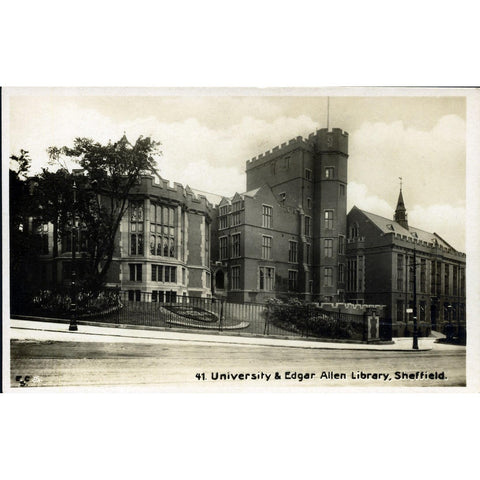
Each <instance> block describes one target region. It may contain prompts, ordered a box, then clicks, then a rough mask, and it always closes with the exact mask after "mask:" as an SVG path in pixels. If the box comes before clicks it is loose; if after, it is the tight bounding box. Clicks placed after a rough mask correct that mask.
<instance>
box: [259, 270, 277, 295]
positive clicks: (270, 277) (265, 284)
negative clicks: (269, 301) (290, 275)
mask: <svg viewBox="0 0 480 480" xmlns="http://www.w3.org/2000/svg"><path fill="white" fill-rule="evenodd" d="M259 277H260V278H259V289H260V290H264V291H267V292H271V291H273V289H274V288H275V269H274V268H273V267H260V269H259Z"/></svg>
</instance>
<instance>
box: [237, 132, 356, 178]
mask: <svg viewBox="0 0 480 480" xmlns="http://www.w3.org/2000/svg"><path fill="white" fill-rule="evenodd" d="M314 145H315V146H316V148H317V149H319V150H320V151H332V152H338V151H340V152H341V153H344V154H346V155H348V133H347V132H346V131H344V130H342V129H341V128H331V129H327V128H320V129H318V130H317V131H315V132H312V133H310V135H309V136H308V137H307V138H304V137H302V136H301V135H299V136H298V137H295V138H292V139H290V140H289V141H288V142H284V143H282V144H281V145H277V146H275V147H273V148H272V149H270V150H267V151H266V152H264V153H260V154H259V155H257V156H255V157H253V158H251V159H250V160H247V161H246V169H247V170H250V169H252V168H255V167H258V166H260V165H263V164H264V163H266V162H268V161H269V160H271V159H272V158H276V157H279V156H281V155H286V154H288V153H290V152H292V151H293V150H296V149H298V148H303V149H305V150H308V151H312V150H313V148H314Z"/></svg>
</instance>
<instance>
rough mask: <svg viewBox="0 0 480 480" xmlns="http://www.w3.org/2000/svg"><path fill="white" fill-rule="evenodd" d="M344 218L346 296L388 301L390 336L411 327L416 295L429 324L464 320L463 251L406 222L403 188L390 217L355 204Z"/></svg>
mask: <svg viewBox="0 0 480 480" xmlns="http://www.w3.org/2000/svg"><path fill="white" fill-rule="evenodd" d="M347 224H348V236H347V245H346V252H347V271H346V295H347V299H348V301H350V302H353V303H378V304H383V305H386V318H388V319H391V321H392V329H393V335H394V336H401V335H404V334H411V333H412V322H413V307H414V301H416V307H417V320H418V321H419V323H420V324H424V325H426V326H428V327H429V328H431V329H432V330H443V329H444V326H445V324H447V323H449V322H451V323H453V324H454V325H464V323H465V254H464V253H461V252H458V251H457V250H455V249H454V248H453V247H452V246H451V245H449V244H448V243H447V242H446V241H445V240H444V239H443V238H441V237H440V236H439V235H438V234H436V233H429V232H426V231H424V230H421V229H419V228H415V227H412V226H410V225H409V224H408V220H407V214H406V208H405V204H404V200H403V195H402V191H401V190H400V194H399V197H398V202H397V207H396V210H395V214H394V218H393V220H391V219H388V218H384V217H381V216H379V215H375V214H373V213H369V212H365V211H363V210H360V209H359V208H357V207H353V208H352V210H351V211H350V212H349V214H348V217H347ZM414 258H415V261H414ZM414 269H416V271H415V272H414ZM414 280H416V289H414ZM414 290H416V292H414ZM414 293H415V295H414Z"/></svg>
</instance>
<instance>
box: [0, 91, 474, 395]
mask: <svg viewBox="0 0 480 480" xmlns="http://www.w3.org/2000/svg"><path fill="white" fill-rule="evenodd" d="M470 93H471V92H469V91H468V90H465V89H461V88H458V89H441V88H430V89H429V88H424V89H415V88H411V89H395V88H390V89H388V88H383V89H380V88H377V89H375V88H370V89H364V90H362V91H361V92H360V91H359V89H354V88H350V89H349V88H335V89H334V88H331V89H326V88H325V89H313V88H311V89H266V90H258V89H234V88H232V89H214V88H211V89H201V90H200V89H194V88H192V89H147V88H144V89H134V88H130V89H129V88H125V89H122V88H7V89H4V90H3V118H4V121H6V122H8V128H7V130H6V131H5V130H4V131H3V142H4V144H6V145H7V152H8V156H9V162H8V171H7V163H6V162H4V163H3V165H2V167H3V174H4V178H5V177H7V178H8V205H9V216H8V228H9V230H8V237H7V238H6V239H5V240H4V249H3V255H4V259H5V262H4V269H5V268H7V269H8V270H7V271H8V281H9V298H4V299H3V301H4V306H6V307H7V308H8V312H9V324H8V329H6V332H7V339H6V342H8V348H9V358H8V362H7V366H8V370H7V371H6V370H5V368H4V388H5V390H7V391H8V390H10V391H18V392H19V391H20V390H23V391H27V390H28V391H31V390H32V389H43V390H45V391H50V390H52V391H55V390H58V391H92V390H93V391H95V390H97V391H100V390H101V391H111V392H115V391H124V390H129V391H150V390H151V391H165V392H167V391H169V392H172V391H191V392H203V391H205V392H207V391H230V392H242V391H265V390H268V391H279V392H280V391H296V390H297V391H305V390H307V391H308V390H311V391H318V390H322V389H326V390H329V389H343V390H345V391H347V390H349V391H351V390H357V389H360V390H362V389H363V390H365V389H367V390H368V389H371V390H372V391H373V390H378V389H380V390H385V391H386V390H397V389H403V390H407V391H408V390H411V391H418V389H422V388H425V387H434V388H436V389H440V390H442V389H444V388H446V387H457V388H460V389H462V388H463V389H465V388H466V387H468V386H469V385H468V382H467V368H466V358H467V341H468V339H469V322H470V320H471V319H469V318H468V316H467V287H466V279H467V276H466V272H467V265H468V256H467V254H466V251H467V250H466V223H467V222H466V219H467V216H466V200H467V199H466V178H467V175H466V168H467V137H468V135H467V133H468V132H467V108H468V102H469V101H471V98H470V97H469V94H470ZM7 245H8V246H7ZM5 264H6V266H5ZM4 279H5V275H4ZM4 344H5V341H4Z"/></svg>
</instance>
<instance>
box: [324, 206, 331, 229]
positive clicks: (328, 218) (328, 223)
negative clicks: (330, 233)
mask: <svg viewBox="0 0 480 480" xmlns="http://www.w3.org/2000/svg"><path fill="white" fill-rule="evenodd" d="M325 228H326V229H327V230H332V229H333V210H325Z"/></svg>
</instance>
